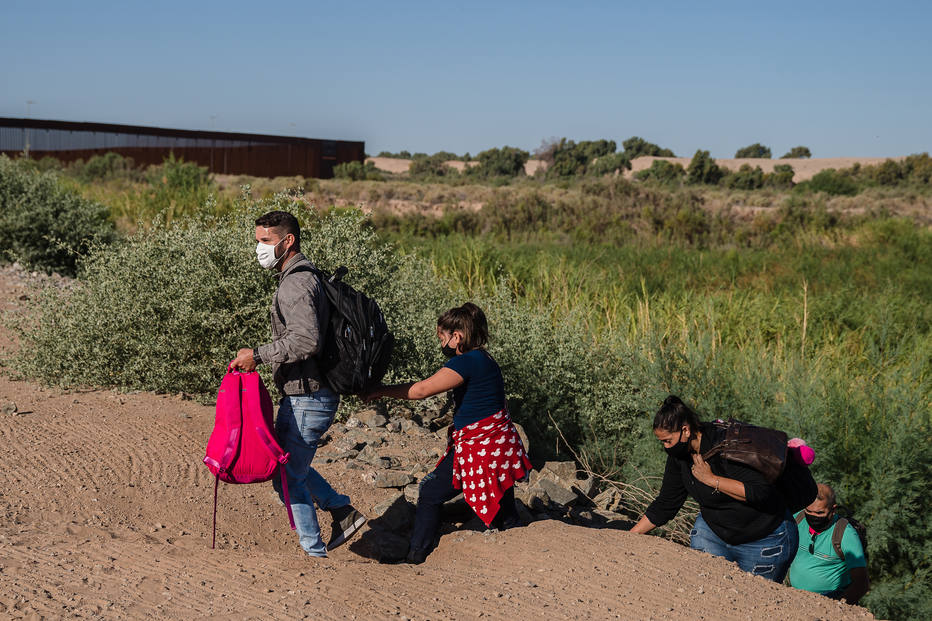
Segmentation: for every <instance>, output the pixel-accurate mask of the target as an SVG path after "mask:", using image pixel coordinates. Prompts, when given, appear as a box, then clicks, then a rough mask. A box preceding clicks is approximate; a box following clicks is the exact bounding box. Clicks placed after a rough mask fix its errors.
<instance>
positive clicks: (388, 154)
mask: <svg viewBox="0 0 932 621" xmlns="http://www.w3.org/2000/svg"><path fill="white" fill-rule="evenodd" d="M378 157H393V158H396V159H401V160H410V159H411V152H410V151H404V150H402V151H399V152H398V153H392V152H391V151H379V155H378Z"/></svg>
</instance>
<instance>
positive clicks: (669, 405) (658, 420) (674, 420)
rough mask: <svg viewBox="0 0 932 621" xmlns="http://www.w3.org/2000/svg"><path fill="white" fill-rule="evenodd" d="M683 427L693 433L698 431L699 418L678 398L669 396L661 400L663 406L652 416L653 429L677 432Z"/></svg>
mask: <svg viewBox="0 0 932 621" xmlns="http://www.w3.org/2000/svg"><path fill="white" fill-rule="evenodd" d="M683 425H687V426H688V427H689V430H690V431H691V432H693V433H695V432H696V431H698V430H699V417H698V416H697V415H696V413H695V412H693V411H692V410H691V409H689V406H688V405H686V404H685V403H683V402H682V401H681V400H680V398H679V397H677V396H676V395H670V396H669V397H667V398H666V399H664V400H663V405H661V406H660V409H659V410H657V414H655V415H654V429H662V430H664V431H679V430H680V429H682V428H683Z"/></svg>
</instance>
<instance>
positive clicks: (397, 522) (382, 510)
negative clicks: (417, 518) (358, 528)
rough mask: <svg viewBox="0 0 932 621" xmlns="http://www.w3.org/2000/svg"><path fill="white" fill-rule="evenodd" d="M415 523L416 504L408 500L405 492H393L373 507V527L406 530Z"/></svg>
mask: <svg viewBox="0 0 932 621" xmlns="http://www.w3.org/2000/svg"><path fill="white" fill-rule="evenodd" d="M413 523H414V505H412V504H411V503H410V502H408V501H407V499H406V498H405V495H404V492H398V493H396V494H392V495H391V496H390V497H389V498H388V499H386V500H384V501H382V502H380V503H379V504H377V505H376V506H374V507H372V512H371V515H370V525H371V526H372V528H379V529H385V530H390V531H393V532H396V533H398V532H402V531H404V532H406V531H407V530H408V529H409V528H410V526H411V525H412V524H413Z"/></svg>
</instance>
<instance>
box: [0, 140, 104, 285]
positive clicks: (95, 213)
mask: <svg viewBox="0 0 932 621" xmlns="http://www.w3.org/2000/svg"><path fill="white" fill-rule="evenodd" d="M114 236H115V233H114V230H113V225H112V224H111V223H110V221H109V219H108V211H107V208H106V207H104V206H103V205H100V204H99V203H95V202H93V201H89V200H86V199H84V198H81V197H80V196H79V195H78V194H76V193H75V192H72V191H70V190H68V189H66V188H64V187H63V186H62V185H61V184H60V183H59V181H58V179H57V177H56V176H55V175H54V174H53V173H40V172H38V171H34V170H24V169H23V167H22V166H20V165H18V164H17V162H14V161H13V160H10V159H9V158H8V157H6V156H0V260H19V261H22V262H23V263H26V264H28V265H31V266H34V267H37V268H41V269H44V270H48V271H54V272H60V273H62V274H67V275H72V276H73V275H74V274H75V272H76V270H77V261H78V256H79V255H80V254H81V253H84V252H86V251H87V250H88V249H89V248H90V247H91V246H92V245H94V244H95V243H100V244H103V243H107V242H110V241H112V240H113V238H114Z"/></svg>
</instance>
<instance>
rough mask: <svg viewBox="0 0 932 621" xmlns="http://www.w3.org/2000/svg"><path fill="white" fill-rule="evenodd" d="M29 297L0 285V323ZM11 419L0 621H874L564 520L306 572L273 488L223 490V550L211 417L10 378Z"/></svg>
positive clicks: (331, 561) (4, 445)
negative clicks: (214, 513) (214, 509)
mask: <svg viewBox="0 0 932 621" xmlns="http://www.w3.org/2000/svg"><path fill="white" fill-rule="evenodd" d="M23 294H24V290H23V289H22V288H21V286H20V285H19V284H18V283H17V282H14V281H13V279H12V277H11V276H10V272H9V270H6V271H4V270H2V269H0V309H9V308H10V307H11V306H12V305H13V304H15V303H17V301H18V299H19V296H21V295H23ZM13 346H14V339H12V338H11V337H10V335H9V334H6V333H4V334H2V335H0V347H2V348H3V349H4V350H5V351H6V352H9V350H10V348H11V347H13ZM218 380H219V376H218ZM11 402H12V403H15V404H16V407H17V410H18V411H17V412H16V413H15V414H9V413H4V414H2V415H0V464H2V467H0V510H2V517H3V520H2V522H0V617H2V618H29V619H41V618H51V619H54V618H94V619H97V618H103V619H143V618H156V619H200V618H236V619H240V618H242V619H260V618H261V619H295V618H325V619H347V618H348V619H370V618H372V619H405V618H407V619H475V618H479V617H482V618H490V619H505V618H525V619H570V618H572V619H609V618H620V619H648V618H653V619H742V620H743V619H762V620H763V619H766V620H768V621H770V620H772V619H790V620H803V619H805V620H810V619H871V618H873V617H872V616H871V615H870V614H869V613H867V612H866V611H865V610H864V609H861V608H856V607H850V606H846V605H843V604H839V603H836V602H832V601H829V600H827V599H825V598H822V597H820V596H818V595H814V594H810V593H804V592H800V591H796V590H793V589H790V588H787V587H783V586H780V585H775V584H772V583H769V582H766V581H764V580H762V579H760V578H756V577H752V576H749V575H746V574H743V573H742V572H740V571H739V570H738V569H737V568H736V567H735V566H733V565H731V564H730V563H727V562H725V561H723V560H721V559H716V558H712V557H710V556H707V555H704V554H701V553H698V552H695V551H692V550H688V549H684V548H682V547H679V546H677V545H675V544H673V543H670V542H668V541H665V540H661V539H659V538H654V537H645V536H636V535H631V534H629V533H627V532H622V531H617V530H595V529H588V528H583V527H579V526H571V525H568V524H565V523H563V522H560V521H556V520H552V521H541V522H535V523H533V524H531V525H530V526H527V527H523V528H517V529H512V530H509V531H506V532H504V533H497V534H492V535H488V534H483V533H481V532H478V531H474V530H468V529H467V530H454V531H452V532H449V533H448V534H445V535H444V536H443V537H442V539H441V542H440V545H439V548H438V549H437V550H436V551H435V552H434V553H433V554H432V555H431V556H430V557H429V558H428V560H427V562H426V563H424V564H423V565H420V566H409V565H389V564H380V563H378V562H376V561H374V560H372V559H371V558H368V556H367V554H366V546H365V545H363V543H364V542H363V539H364V536H365V535H363V536H360V537H357V538H356V539H355V540H353V542H351V543H350V544H348V545H345V546H343V547H342V548H340V549H338V550H336V551H334V552H332V553H331V557H330V558H328V559H324V560H321V559H311V558H307V557H305V556H304V555H303V554H302V553H301V551H300V549H299V548H298V545H297V541H296V538H295V536H294V535H293V533H291V531H290V530H289V528H288V523H287V515H286V513H285V511H284V509H283V508H282V507H281V506H279V505H278V503H277V500H276V498H275V496H274V494H273V492H272V490H271V486H270V484H259V485H248V486H232V485H222V486H221V488H220V508H219V512H218V513H219V515H218V521H219V528H218V533H217V549H216V550H212V549H211V547H210V527H211V522H210V520H211V506H212V505H211V502H212V494H213V479H212V477H211V476H210V474H209V472H208V470H207V468H206V467H205V466H204V465H203V464H202V463H201V458H202V457H203V454H204V447H205V444H206V441H207V437H208V435H209V433H210V430H211V428H212V425H213V414H214V413H213V409H212V408H211V407H207V406H202V405H198V404H196V403H194V402H191V401H185V400H182V399H181V398H179V397H175V396H164V395H153V394H147V393H136V394H121V393H117V392H113V391H107V390H97V391H61V390H57V389H48V388H43V387H40V386H38V385H35V384H32V383H28V382H18V381H12V380H11V379H9V377H8V376H7V375H6V374H0V405H8V404H10V403H11ZM428 440H429V441H430V442H431V443H434V442H436V443H438V444H439V441H438V440H435V439H434V438H433V437H432V436H431V437H428ZM330 450H335V449H334V448H333V447H330V446H325V447H323V448H322V449H321V453H320V455H321V456H325V455H326V454H327V451H330ZM320 461H321V462H323V461H324V460H323V459H321V460H320ZM319 468H320V471H321V472H322V473H323V474H324V475H325V476H327V477H328V478H329V479H330V480H331V481H332V482H333V483H334V484H335V486H336V487H338V488H340V489H343V490H345V491H347V492H348V493H349V494H351V496H352V497H353V500H354V503H355V504H356V505H357V506H358V507H359V508H360V509H362V510H364V511H369V510H371V508H372V507H373V506H374V505H375V504H377V503H378V502H380V501H382V500H384V499H385V498H386V497H388V496H389V495H390V493H391V490H384V489H376V488H373V487H372V486H370V485H369V484H367V483H366V482H365V481H364V480H363V477H362V475H361V471H359V470H347V469H346V466H345V465H343V462H334V463H331V464H322V465H320V467H319ZM322 522H323V524H322V525H323V526H324V528H325V532H329V524H328V523H327V519H326V518H323V519H322Z"/></svg>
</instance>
